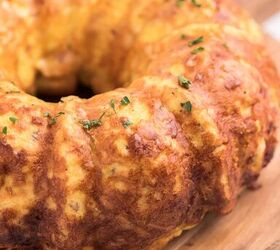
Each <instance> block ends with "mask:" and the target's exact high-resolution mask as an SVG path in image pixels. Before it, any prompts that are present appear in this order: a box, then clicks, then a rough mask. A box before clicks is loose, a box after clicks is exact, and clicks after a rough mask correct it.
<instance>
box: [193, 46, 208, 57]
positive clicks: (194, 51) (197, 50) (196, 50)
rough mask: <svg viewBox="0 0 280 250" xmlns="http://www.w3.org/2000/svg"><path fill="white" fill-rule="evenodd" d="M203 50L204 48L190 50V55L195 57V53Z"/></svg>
mask: <svg viewBox="0 0 280 250" xmlns="http://www.w3.org/2000/svg"><path fill="white" fill-rule="evenodd" d="M204 50H205V49H204V47H198V48H196V49H194V50H192V52H191V53H192V55H196V54H197V53H199V52H202V51H204Z"/></svg>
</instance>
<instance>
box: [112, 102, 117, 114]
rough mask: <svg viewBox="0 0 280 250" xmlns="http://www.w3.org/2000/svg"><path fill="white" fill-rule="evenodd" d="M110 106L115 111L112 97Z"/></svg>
mask: <svg viewBox="0 0 280 250" xmlns="http://www.w3.org/2000/svg"><path fill="white" fill-rule="evenodd" d="M110 107H111V108H112V109H113V110H114V112H115V113H117V112H116V105H115V100H114V99H112V100H111V101H110Z"/></svg>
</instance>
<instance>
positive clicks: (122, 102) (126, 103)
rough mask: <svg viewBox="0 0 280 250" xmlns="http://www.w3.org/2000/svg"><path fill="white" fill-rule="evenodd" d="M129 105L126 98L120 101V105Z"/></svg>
mask: <svg viewBox="0 0 280 250" xmlns="http://www.w3.org/2000/svg"><path fill="white" fill-rule="evenodd" d="M129 103H130V100H129V99H128V97H127V96H125V97H123V98H122V100H121V105H123V106H126V105H128V104H129Z"/></svg>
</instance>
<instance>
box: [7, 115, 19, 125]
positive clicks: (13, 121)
mask: <svg viewBox="0 0 280 250" xmlns="http://www.w3.org/2000/svg"><path fill="white" fill-rule="evenodd" d="M9 120H10V121H11V122H12V123H13V124H15V123H16V122H17V118H16V117H14V116H11V117H9Z"/></svg>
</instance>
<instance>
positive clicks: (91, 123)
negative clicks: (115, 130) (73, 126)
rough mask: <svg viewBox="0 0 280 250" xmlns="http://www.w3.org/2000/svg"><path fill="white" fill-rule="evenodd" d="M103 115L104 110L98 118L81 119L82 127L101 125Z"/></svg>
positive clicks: (90, 127) (88, 128) (88, 127)
mask: <svg viewBox="0 0 280 250" xmlns="http://www.w3.org/2000/svg"><path fill="white" fill-rule="evenodd" d="M104 115H105V112H104V113H103V114H102V115H101V116H100V117H99V118H98V119H93V120H85V121H82V122H81V124H82V125H83V128H84V129H86V130H91V129H92V128H97V127H100V126H101V125H102V118H103V116H104Z"/></svg>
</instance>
